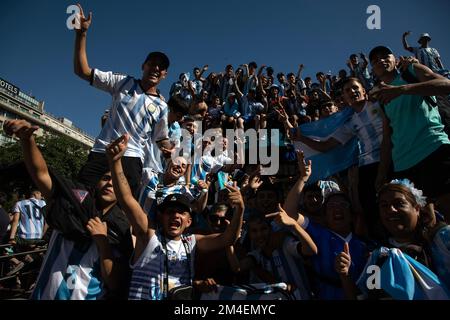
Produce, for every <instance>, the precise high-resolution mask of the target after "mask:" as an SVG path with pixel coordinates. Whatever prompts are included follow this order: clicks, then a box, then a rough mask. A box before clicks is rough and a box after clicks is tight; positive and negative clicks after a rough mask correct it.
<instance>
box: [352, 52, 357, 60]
mask: <svg viewBox="0 0 450 320" xmlns="http://www.w3.org/2000/svg"><path fill="white" fill-rule="evenodd" d="M357 57H358V56H357V55H356V54H354V53H352V54H351V55H350V59H352V58H357Z"/></svg>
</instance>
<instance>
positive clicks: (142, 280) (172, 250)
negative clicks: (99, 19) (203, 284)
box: [128, 232, 196, 300]
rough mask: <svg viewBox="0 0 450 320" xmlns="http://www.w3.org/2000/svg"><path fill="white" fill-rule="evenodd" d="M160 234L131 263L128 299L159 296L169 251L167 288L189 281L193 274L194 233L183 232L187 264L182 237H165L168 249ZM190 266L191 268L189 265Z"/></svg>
mask: <svg viewBox="0 0 450 320" xmlns="http://www.w3.org/2000/svg"><path fill="white" fill-rule="evenodd" d="M162 237H163V236H162V235H161V234H160V233H159V232H156V233H155V235H153V237H152V238H151V239H150V241H149V242H148V244H147V247H146V248H145V250H144V251H143V252H142V254H141V256H140V257H139V259H138V260H137V261H136V263H135V264H134V265H132V266H131V268H132V269H133V274H132V276H131V283H130V292H129V297H128V298H129V299H130V300H162V299H164V298H165V297H164V294H163V287H164V286H163V281H164V276H163V274H164V261H165V255H166V254H167V255H168V264H169V265H168V269H169V270H168V273H169V275H168V287H169V288H168V289H169V290H170V289H172V288H174V287H177V286H180V285H183V284H186V285H189V284H191V279H190V278H189V274H190V275H191V277H192V276H193V275H194V272H193V270H194V257H195V245H196V241H195V235H187V236H183V237H184V238H185V239H186V241H187V245H188V247H189V250H190V252H191V255H190V256H191V261H190V265H189V264H188V257H187V253H186V250H185V248H184V245H183V244H182V241H181V240H179V241H175V240H170V241H169V240H167V253H166V252H165V251H164V247H163V245H162V243H161V241H162ZM189 268H190V269H189Z"/></svg>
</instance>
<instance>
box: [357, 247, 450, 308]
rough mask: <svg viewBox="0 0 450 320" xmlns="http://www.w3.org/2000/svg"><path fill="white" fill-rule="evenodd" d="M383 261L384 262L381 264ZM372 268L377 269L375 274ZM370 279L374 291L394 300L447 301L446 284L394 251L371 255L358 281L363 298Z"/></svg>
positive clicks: (421, 265) (399, 252) (389, 250)
mask: <svg viewBox="0 0 450 320" xmlns="http://www.w3.org/2000/svg"><path fill="white" fill-rule="evenodd" d="M383 257H384V258H385V260H384V261H383V262H382V263H380V259H381V258H383ZM371 266H378V268H379V269H377V270H378V271H375V270H374V268H373V267H371ZM374 272H379V274H378V275H375V274H373V273H374ZM370 277H375V278H374V279H375V282H377V283H376V285H377V287H378V288H379V289H382V290H384V291H385V292H386V293H387V294H388V295H389V296H390V297H392V298H393V299H395V300H449V299H450V296H449V291H448V289H447V288H446V286H445V284H444V283H443V282H442V281H441V280H440V279H439V278H438V277H437V276H436V275H435V274H434V273H433V272H432V271H431V270H430V269H428V268H427V267H426V266H424V265H423V264H421V263H420V262H418V261H416V260H414V259H413V258H411V257H410V256H409V255H407V254H405V253H403V252H402V251H401V250H400V249H397V248H392V249H388V248H386V247H381V248H379V249H376V250H375V251H373V252H372V254H371V257H370V259H369V262H368V263H367V265H366V267H365V268H364V271H363V272H362V274H361V277H360V278H359V280H358V281H357V286H358V288H359V289H360V290H361V291H362V292H363V293H364V294H365V295H367V294H368V291H369V290H371V286H370V285H369V284H368V283H369V282H371V280H370V279H369V278H370ZM369 280H370V281H369Z"/></svg>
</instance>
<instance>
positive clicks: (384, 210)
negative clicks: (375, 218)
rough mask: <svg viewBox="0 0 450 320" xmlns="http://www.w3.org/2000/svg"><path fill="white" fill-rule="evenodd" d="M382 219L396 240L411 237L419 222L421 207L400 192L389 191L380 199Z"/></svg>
mask: <svg viewBox="0 0 450 320" xmlns="http://www.w3.org/2000/svg"><path fill="white" fill-rule="evenodd" d="M379 209H380V218H381V222H382V223H383V225H384V227H385V228H386V229H387V231H388V232H389V233H390V234H391V235H392V236H393V237H394V238H396V237H397V238H408V237H409V236H411V235H412V234H413V233H414V231H415V229H416V226H417V223H418V221H419V212H420V207H419V205H418V204H413V203H412V202H411V201H409V200H408V199H407V197H406V196H405V194H404V193H402V192H400V191H393V190H387V191H385V192H383V193H382V194H381V195H380V199H379Z"/></svg>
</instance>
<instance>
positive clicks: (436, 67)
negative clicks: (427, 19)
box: [403, 31, 448, 75]
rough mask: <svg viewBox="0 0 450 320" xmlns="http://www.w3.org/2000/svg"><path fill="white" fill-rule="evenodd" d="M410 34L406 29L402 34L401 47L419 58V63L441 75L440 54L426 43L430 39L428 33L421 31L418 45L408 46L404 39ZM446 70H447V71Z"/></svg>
mask: <svg viewBox="0 0 450 320" xmlns="http://www.w3.org/2000/svg"><path fill="white" fill-rule="evenodd" d="M409 34H411V31H407V32H405V33H404V34H403V47H404V48H405V50H408V51H410V52H412V53H414V55H415V56H416V58H417V59H419V62H420V63H421V64H424V65H426V66H427V67H428V68H430V69H431V70H433V72H435V73H439V74H442V75H443V72H444V71H446V70H444V69H445V68H444V65H443V64H442V60H441V56H440V55H439V52H438V51H437V50H436V49H435V48H430V47H429V46H428V45H429V43H430V41H431V37H430V35H429V34H428V33H422V34H421V35H420V38H419V41H417V42H418V43H419V44H420V47H410V46H409V44H408V42H407V41H406V37H407V36H408V35H409ZM447 72H448V71H447Z"/></svg>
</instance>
